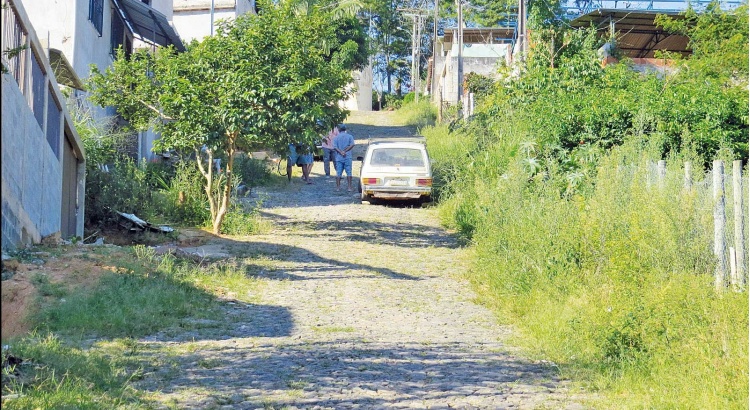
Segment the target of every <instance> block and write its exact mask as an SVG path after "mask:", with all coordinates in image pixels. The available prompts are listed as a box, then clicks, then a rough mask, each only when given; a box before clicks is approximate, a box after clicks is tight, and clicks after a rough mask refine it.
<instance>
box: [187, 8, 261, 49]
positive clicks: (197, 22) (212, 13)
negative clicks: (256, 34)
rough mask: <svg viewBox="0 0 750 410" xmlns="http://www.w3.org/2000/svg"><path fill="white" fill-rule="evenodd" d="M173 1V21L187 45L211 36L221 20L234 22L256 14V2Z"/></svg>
mask: <svg viewBox="0 0 750 410" xmlns="http://www.w3.org/2000/svg"><path fill="white" fill-rule="evenodd" d="M173 1H174V5H173V9H172V21H173V22H174V26H175V28H176V29H177V32H178V33H180V37H181V38H182V39H183V40H184V41H185V42H186V43H188V42H190V41H192V40H198V41H200V40H202V39H203V38H204V37H206V36H210V35H211V34H212V29H213V30H215V25H216V22H217V21H219V20H234V19H236V18H237V17H239V16H241V15H243V14H245V13H255V12H256V9H255V0H173ZM212 5H213V10H212ZM212 23H213V24H212Z"/></svg>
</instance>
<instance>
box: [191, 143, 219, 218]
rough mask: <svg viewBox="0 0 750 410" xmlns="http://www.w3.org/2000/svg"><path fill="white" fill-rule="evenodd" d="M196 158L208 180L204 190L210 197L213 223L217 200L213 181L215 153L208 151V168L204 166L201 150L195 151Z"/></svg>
mask: <svg viewBox="0 0 750 410" xmlns="http://www.w3.org/2000/svg"><path fill="white" fill-rule="evenodd" d="M195 154H196V155H195V157H196V160H197V161H198V169H199V170H200V171H201V174H203V177H204V178H205V179H206V184H205V185H204V190H205V191H206V196H207V197H208V206H209V209H210V210H211V220H212V221H213V220H214V219H216V200H215V198H214V192H213V181H214V173H213V172H214V168H213V162H214V153H213V151H212V150H210V149H207V150H206V154H207V155H208V159H207V161H208V168H206V167H204V166H203V157H202V156H201V152H200V150H199V149H196V150H195Z"/></svg>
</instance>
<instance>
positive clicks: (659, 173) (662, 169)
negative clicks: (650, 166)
mask: <svg viewBox="0 0 750 410" xmlns="http://www.w3.org/2000/svg"><path fill="white" fill-rule="evenodd" d="M656 178H657V184H658V186H659V189H663V188H664V180H665V179H666V178H667V161H665V160H663V159H662V160H659V163H658V165H657V167H656Z"/></svg>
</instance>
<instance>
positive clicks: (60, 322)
mask: <svg viewBox="0 0 750 410" xmlns="http://www.w3.org/2000/svg"><path fill="white" fill-rule="evenodd" d="M107 260H108V263H111V264H112V265H113V266H114V267H115V269H113V272H112V273H109V274H106V275H104V276H103V277H101V279H100V282H99V283H98V284H97V285H96V286H94V287H93V288H87V289H70V290H68V289H66V290H65V292H62V293H61V292H60V288H58V287H55V286H52V285H51V284H50V283H49V282H48V281H46V280H44V279H43V278H42V277H39V279H37V282H38V283H37V284H38V285H40V291H41V294H40V299H39V303H38V305H39V308H38V310H37V311H36V312H35V313H34V315H33V316H32V320H33V323H34V324H35V327H36V329H37V331H36V332H38V333H34V334H32V335H30V336H28V337H24V338H21V339H15V340H4V342H5V343H6V344H7V345H9V346H10V348H9V349H7V350H6V349H4V351H3V355H4V358H5V357H7V356H8V355H12V356H14V357H17V358H21V359H23V360H24V363H25V364H22V365H20V366H17V368H16V369H12V368H6V369H4V376H3V383H2V389H3V392H2V394H3V398H4V400H3V408H11V409H26V408H45V409H53V408H54V409H65V408H70V409H73V408H75V409H101V408H108V409H109V408H150V407H152V405H151V404H150V403H149V399H148V398H147V397H146V396H143V395H141V394H140V393H139V392H138V391H136V390H135V389H133V388H132V382H133V381H134V380H138V379H139V378H141V377H142V374H143V370H142V368H141V367H142V365H143V362H142V360H143V358H142V357H141V358H138V355H136V353H137V350H138V349H139V343H138V342H136V341H135V340H134V339H135V338H139V337H143V336H146V335H149V334H153V333H155V332H160V331H168V330H169V329H178V328H182V327H184V326H186V325H188V324H189V323H190V322H191V321H193V320H194V319H208V320H211V321H214V322H216V323H223V322H222V321H223V318H224V316H223V314H222V312H223V311H222V309H221V304H222V303H223V300H225V299H230V300H239V301H244V302H251V301H257V298H258V293H259V289H260V288H261V287H262V285H263V282H262V281H260V280H257V279H254V278H252V277H250V276H249V275H248V274H247V273H246V268H245V267H244V265H243V262H241V261H240V262H235V263H233V264H230V263H225V262H222V263H208V264H205V265H196V264H195V263H194V262H190V261H182V260H179V259H176V258H175V257H173V256H170V255H164V256H159V255H156V253H155V250H154V249H153V248H149V247H145V246H136V247H134V248H132V251H131V253H128V254H123V253H115V254H110V255H109V256H108V258H107ZM40 335H44V336H40ZM82 340H84V341H85V340H98V341H105V342H106V341H111V342H110V343H104V344H102V343H101V342H97V343H94V344H93V345H92V346H88V347H81V348H75V347H71V346H72V345H76V346H80V345H87V344H88V343H86V342H82ZM68 342H70V344H69V343H68ZM113 343H114V344H116V345H117V346H119V347H113ZM16 370H17V372H16V374H13V375H12V376H11V373H13V372H14V371H16ZM7 397H12V398H11V399H8V400H6V398H7Z"/></svg>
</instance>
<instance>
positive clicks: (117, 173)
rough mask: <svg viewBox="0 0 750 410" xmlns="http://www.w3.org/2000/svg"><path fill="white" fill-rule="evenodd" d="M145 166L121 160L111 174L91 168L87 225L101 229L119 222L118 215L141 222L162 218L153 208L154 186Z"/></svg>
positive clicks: (87, 190)
mask: <svg viewBox="0 0 750 410" xmlns="http://www.w3.org/2000/svg"><path fill="white" fill-rule="evenodd" d="M149 180H151V181H153V179H152V178H150V177H149V174H148V172H147V170H146V167H145V165H143V166H139V165H138V164H137V163H135V162H134V161H133V160H132V159H130V158H119V159H117V160H116V161H115V163H114V165H113V166H112V167H110V168H109V172H107V171H103V170H101V169H99V168H89V169H88V172H87V175H86V213H85V218H86V221H85V222H86V224H88V225H98V224H102V223H109V222H112V221H116V220H117V214H116V213H115V211H119V212H124V213H132V214H135V215H138V217H140V218H141V219H148V218H152V217H154V216H155V215H156V214H158V210H157V209H156V208H155V207H154V206H153V203H152V193H153V191H154V190H155V188H156V187H155V186H154V185H151V184H150V183H149V182H150V181H149Z"/></svg>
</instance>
